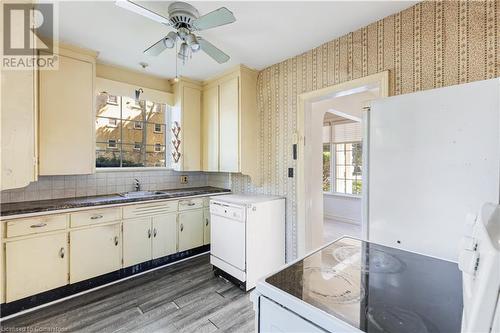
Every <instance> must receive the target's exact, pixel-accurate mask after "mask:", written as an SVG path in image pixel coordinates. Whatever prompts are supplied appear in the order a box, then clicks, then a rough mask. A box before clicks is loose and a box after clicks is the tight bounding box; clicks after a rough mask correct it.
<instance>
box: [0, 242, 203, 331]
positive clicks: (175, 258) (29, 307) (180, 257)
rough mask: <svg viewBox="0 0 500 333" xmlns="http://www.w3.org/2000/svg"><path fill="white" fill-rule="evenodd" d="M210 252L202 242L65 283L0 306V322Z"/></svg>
mask: <svg viewBox="0 0 500 333" xmlns="http://www.w3.org/2000/svg"><path fill="white" fill-rule="evenodd" d="M209 252H210V245H203V246H200V247H197V248H194V249H190V250H187V251H183V252H179V253H174V254H171V255H168V256H165V257H162V258H158V259H154V260H150V261H146V262H143V263H140V264H137V265H134V266H130V267H125V268H122V269H119V270H117V271H114V272H111V273H108V274H104V275H100V276H97V277H94V278H91V279H88V280H85V281H81V282H77V283H73V284H68V285H65V286H62V287H59V288H56V289H52V290H48V291H45V292H43V293H39V294H36V295H32V296H29V297H26V298H23V299H19V300H16V301H12V302H9V303H3V304H1V305H0V322H2V321H5V320H7V319H10V318H13V317H17V316H20V315H22V314H25V313H28V312H32V311H35V310H39V309H41V308H44V307H47V306H49V305H52V304H56V303H59V302H63V301H65V300H68V299H71V298H74V297H77V296H80V295H83V294H86V293H90V292H92V291H95V290H98V289H101V288H105V287H107V286H110V285H113V284H116V283H120V282H122V281H125V280H128V279H132V278H134V277H137V276H140V275H144V274H146V273H149V272H152V271H155V270H158V269H161V268H164V267H167V266H170V265H173V264H176V263H179V262H181V261H185V260H187V259H191V258H193V257H197V256H200V255H203V254H206V253H209Z"/></svg>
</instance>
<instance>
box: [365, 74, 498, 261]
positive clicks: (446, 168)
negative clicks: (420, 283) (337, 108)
mask: <svg viewBox="0 0 500 333" xmlns="http://www.w3.org/2000/svg"><path fill="white" fill-rule="evenodd" d="M499 114H500V79H492V80H487V81H479V82H473V83H468V84H462V85H456V86H451V87H446V88H439V89H433V90H427V91H423V92H417V93H412V94H406V95H401V96H394V97H389V98H385V99H381V100H378V101H376V102H374V103H373V104H372V106H371V110H370V111H369V113H368V116H367V126H365V128H366V129H367V130H366V132H367V133H365V140H366V143H367V145H366V143H365V147H367V148H366V150H365V159H366V160H365V161H366V162H367V163H366V164H367V166H366V169H365V170H367V173H368V174H367V177H368V184H367V185H368V186H367V188H366V190H365V200H364V203H365V207H364V209H365V219H366V220H367V225H368V228H367V236H368V239H369V240H370V241H373V242H377V243H381V244H384V245H389V246H393V247H397V248H402V249H406V250H410V251H415V252H419V253H422V254H427V255H431V256H436V257H440V258H444V259H448V260H452V261H457V259H458V253H459V247H460V242H461V239H462V236H463V234H464V232H465V231H464V226H465V225H466V220H467V218H469V219H470V220H472V218H473V215H474V214H475V213H476V212H477V211H478V210H479V208H480V206H481V204H483V203H484V202H494V203H498V202H499V192H500V181H499V176H500V162H499V161H500V136H499V129H500V117H499Z"/></svg>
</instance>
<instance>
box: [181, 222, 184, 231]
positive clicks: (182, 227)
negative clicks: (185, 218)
mask: <svg viewBox="0 0 500 333" xmlns="http://www.w3.org/2000/svg"><path fill="white" fill-rule="evenodd" d="M181 231H184V224H182V223H181Z"/></svg>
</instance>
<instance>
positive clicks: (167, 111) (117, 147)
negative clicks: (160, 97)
mask: <svg viewBox="0 0 500 333" xmlns="http://www.w3.org/2000/svg"><path fill="white" fill-rule="evenodd" d="M103 93H105V92H103ZM108 95H109V94H108ZM123 98H128V96H120V95H116V101H117V103H113V101H111V102H110V101H109V100H107V101H106V104H110V105H113V106H119V108H120V117H119V118H116V117H110V116H106V115H97V114H96V115H95V119H111V118H113V119H115V121H116V123H117V125H116V126H112V127H120V134H119V138H118V139H107V140H106V139H105V138H99V140H98V138H97V137H95V139H94V140H95V143H96V148H97V145H102V144H104V145H105V148H104V149H101V150H98V149H95V151H94V153H95V154H96V158H97V157H99V152H102V153H105V152H106V151H114V152H118V153H119V160H120V163H119V165H116V166H109V167H108V166H97V162H96V163H95V170H96V172H109V171H132V170H134V171H137V170H173V164H172V163H173V161H172V160H171V158H170V153H169V148H170V146H169V145H168V142H170V139H171V138H170V132H169V131H163V130H162V131H161V132H156V131H153V132H154V134H162V135H163V139H164V141H165V144H162V143H160V144H159V150H158V148H156V147H155V146H156V145H157V144H156V143H153V144H147V143H146V145H143V144H142V142H137V141H134V142H132V143H123V135H124V133H123V131H124V130H125V128H124V126H125V123H126V122H127V121H132V122H133V123H134V125H133V126H132V130H141V131H143V132H144V131H147V130H150V127H149V126H150V125H152V126H153V130H154V129H155V128H154V127H155V124H159V125H160V128H162V127H163V126H165V128H169V126H170V125H171V122H172V120H171V118H170V116H171V114H172V105H170V104H167V103H156V102H152V101H144V102H146V103H154V104H155V107H154V108H153V109H152V110H151V112H153V113H159V112H161V111H162V110H164V111H163V112H164V117H163V120H164V122H163V123H158V122H153V121H148V119H149V118H146V119H143V120H142V121H137V120H130V119H125V118H123V112H124V111H122V108H123V107H124V106H125V102H124V101H123ZM141 102H142V101H141ZM136 107H137V106H136ZM148 112H149V111H148ZM105 126H106V127H108V126H109V122H108V123H106V124H105ZM129 129H130V127H129ZM150 133H151V132H150ZM151 138H153V137H151ZM110 140H111V141H114V144H113V143H112V145H111V146H109V141H110ZM137 144H140V145H141V146H140V148H139V147H138V146H137ZM124 146H129V147H130V146H132V150H131V151H136V152H137V151H142V150H143V149H144V150H146V149H147V147H151V146H152V147H153V152H150V154H151V153H154V154H163V155H162V156H161V157H160V160H163V163H162V165H161V166H154V165H157V162H156V161H153V162H151V164H150V165H148V159H147V158H146V159H145V160H142V159H141V161H140V164H142V166H123V165H124V161H125V155H124V154H125V153H126V150H124V149H125V148H124ZM129 149H130V148H129ZM146 154H148V153H147V152H146ZM125 165H127V164H125Z"/></svg>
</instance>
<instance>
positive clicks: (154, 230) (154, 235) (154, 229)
mask: <svg viewBox="0 0 500 333" xmlns="http://www.w3.org/2000/svg"><path fill="white" fill-rule="evenodd" d="M153 237H156V228H153Z"/></svg>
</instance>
